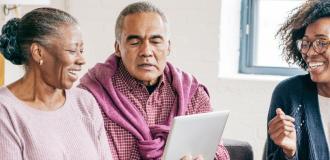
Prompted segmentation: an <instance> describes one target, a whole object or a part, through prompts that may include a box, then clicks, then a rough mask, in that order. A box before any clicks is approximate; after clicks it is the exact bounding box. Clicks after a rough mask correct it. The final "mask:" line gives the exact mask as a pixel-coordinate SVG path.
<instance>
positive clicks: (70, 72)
mask: <svg viewBox="0 0 330 160" xmlns="http://www.w3.org/2000/svg"><path fill="white" fill-rule="evenodd" d="M77 72H78V71H69V74H71V75H73V76H76V75H77Z"/></svg>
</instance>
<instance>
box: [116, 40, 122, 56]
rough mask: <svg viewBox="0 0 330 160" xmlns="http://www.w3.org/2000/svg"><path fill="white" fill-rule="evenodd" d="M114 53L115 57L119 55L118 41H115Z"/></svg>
mask: <svg viewBox="0 0 330 160" xmlns="http://www.w3.org/2000/svg"><path fill="white" fill-rule="evenodd" d="M115 55H116V56H117V57H121V55H120V49H119V43H118V41H116V42H115Z"/></svg>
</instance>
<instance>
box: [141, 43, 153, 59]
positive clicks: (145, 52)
mask: <svg viewBox="0 0 330 160" xmlns="http://www.w3.org/2000/svg"><path fill="white" fill-rule="evenodd" d="M140 55H141V56H144V57H150V56H152V46H151V44H150V43H149V42H144V43H143V44H142V46H141V50H140Z"/></svg>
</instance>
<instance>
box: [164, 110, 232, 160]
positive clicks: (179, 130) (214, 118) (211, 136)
mask: <svg viewBox="0 0 330 160" xmlns="http://www.w3.org/2000/svg"><path fill="white" fill-rule="evenodd" d="M228 115H229V111H215V112H209V113H201V114H193V115H185V116H179V117H175V118H174V121H173V125H172V128H171V130H170V133H169V135H168V138H167V141H166V145H165V151H164V154H163V158H162V159H163V160H179V159H180V158H182V157H183V156H184V155H188V154H190V155H192V156H196V155H202V156H203V157H204V159H205V160H213V159H214V157H215V153H216V150H217V147H218V144H219V143H220V140H221V136H222V133H223V130H224V128H225V125H226V122H227V118H228Z"/></svg>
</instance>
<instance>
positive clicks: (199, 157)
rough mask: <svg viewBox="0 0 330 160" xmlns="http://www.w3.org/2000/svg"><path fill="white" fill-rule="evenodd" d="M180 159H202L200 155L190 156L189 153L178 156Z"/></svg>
mask: <svg viewBox="0 0 330 160" xmlns="http://www.w3.org/2000/svg"><path fill="white" fill-rule="evenodd" d="M180 160H204V158H203V156H202V155H198V156H195V157H192V156H191V155H185V156H184V157H182V158H180Z"/></svg>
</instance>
